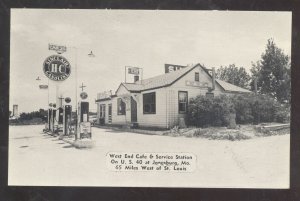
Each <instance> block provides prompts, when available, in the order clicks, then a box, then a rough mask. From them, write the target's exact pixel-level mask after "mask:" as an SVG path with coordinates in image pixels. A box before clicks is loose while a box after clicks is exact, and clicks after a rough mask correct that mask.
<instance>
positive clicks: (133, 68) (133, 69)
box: [128, 67, 140, 75]
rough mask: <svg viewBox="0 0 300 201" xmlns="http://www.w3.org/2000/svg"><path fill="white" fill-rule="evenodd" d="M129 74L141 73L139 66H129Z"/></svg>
mask: <svg viewBox="0 0 300 201" xmlns="http://www.w3.org/2000/svg"><path fill="white" fill-rule="evenodd" d="M128 74H134V75H139V74H140V70H139V68H138V67H129V68H128Z"/></svg>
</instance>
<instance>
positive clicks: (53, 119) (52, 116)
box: [50, 104, 57, 133]
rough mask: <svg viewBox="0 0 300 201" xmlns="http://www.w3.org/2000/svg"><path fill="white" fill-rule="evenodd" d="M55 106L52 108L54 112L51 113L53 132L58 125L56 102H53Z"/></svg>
mask: <svg viewBox="0 0 300 201" xmlns="http://www.w3.org/2000/svg"><path fill="white" fill-rule="evenodd" d="M52 106H53V108H52V111H51V112H52V113H51V128H50V129H51V132H52V133H54V131H55V126H56V125H57V123H56V108H55V107H56V105H55V104H53V105H52Z"/></svg>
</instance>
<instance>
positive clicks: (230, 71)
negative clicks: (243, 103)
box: [216, 64, 251, 88]
mask: <svg viewBox="0 0 300 201" xmlns="http://www.w3.org/2000/svg"><path fill="white" fill-rule="evenodd" d="M216 78H218V79H220V80H224V81H226V82H229V83H231V84H234V85H236V86H239V87H242V88H248V86H249V81H250V80H251V77H250V75H249V74H248V73H247V72H246V70H245V68H243V67H240V68H239V67H237V66H235V65H234V64H230V65H229V66H228V67H227V66H224V67H223V66H221V67H220V68H218V69H217V71H216Z"/></svg>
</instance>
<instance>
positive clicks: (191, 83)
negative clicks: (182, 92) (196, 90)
mask: <svg viewBox="0 0 300 201" xmlns="http://www.w3.org/2000/svg"><path fill="white" fill-rule="evenodd" d="M185 85H186V86H193V87H200V88H207V87H208V83H207V82H197V81H189V80H186V81H185Z"/></svg>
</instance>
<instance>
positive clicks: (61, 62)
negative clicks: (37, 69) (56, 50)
mask: <svg viewBox="0 0 300 201" xmlns="http://www.w3.org/2000/svg"><path fill="white" fill-rule="evenodd" d="M43 71H44V73H45V75H46V76H47V77H48V78H49V79H51V80H53V81H63V80H65V79H67V78H68V77H69V76H70V74H71V65H70V63H69V62H68V60H67V59H66V58H64V57H63V56H60V55H52V56H49V57H47V58H46V60H45V61H44V64H43Z"/></svg>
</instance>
